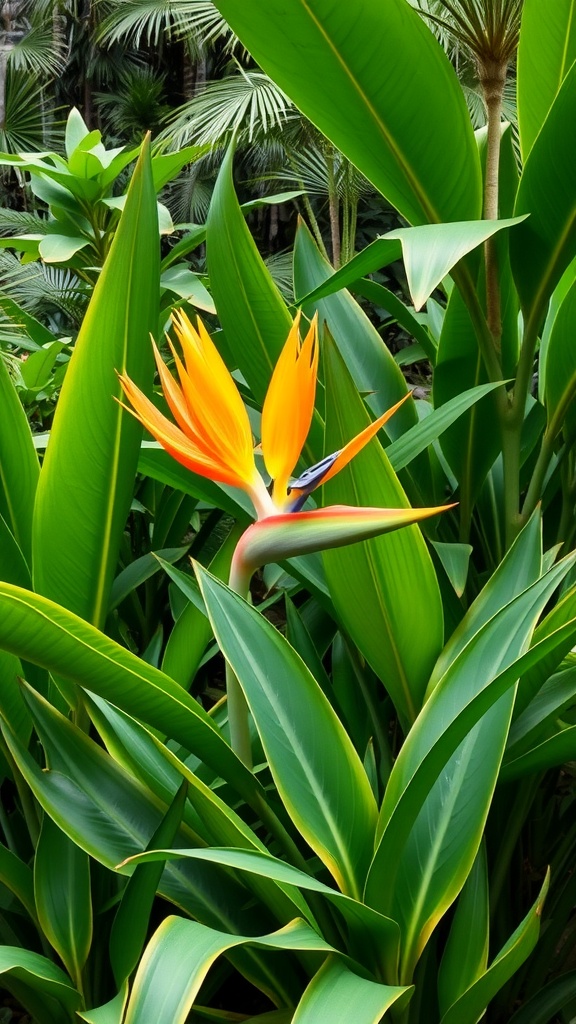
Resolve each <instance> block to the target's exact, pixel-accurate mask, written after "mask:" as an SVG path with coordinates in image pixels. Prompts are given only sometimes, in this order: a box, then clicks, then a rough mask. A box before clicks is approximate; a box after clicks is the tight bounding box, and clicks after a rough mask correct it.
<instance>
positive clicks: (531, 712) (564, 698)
mask: <svg viewBox="0 0 576 1024" xmlns="http://www.w3.org/2000/svg"><path fill="white" fill-rule="evenodd" d="M575 698H576V666H574V665H569V667H568V668H565V669H563V670H560V671H559V672H556V673H555V674H554V675H552V676H550V678H549V679H547V680H546V682H545V683H544V685H543V687H542V688H541V689H540V690H539V691H538V693H537V694H536V696H535V697H534V699H533V700H531V701H530V703H529V704H528V706H527V708H526V709H525V710H524V711H523V712H522V714H520V715H518V717H517V718H516V719H515V720H514V723H513V725H512V728H511V730H510V735H509V737H508V748H507V752H506V759H507V760H512V759H513V758H516V757H518V756H519V755H520V754H523V753H525V752H526V751H528V750H530V748H531V747H533V746H535V745H536V744H537V743H538V742H539V741H540V740H542V739H548V737H549V733H550V732H556V731H557V729H558V726H557V725H556V720H557V719H559V718H562V717H563V712H564V711H565V710H567V709H568V708H570V707H571V706H572V705H573V704H574V701H575Z"/></svg>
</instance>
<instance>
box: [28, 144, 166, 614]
mask: <svg viewBox="0 0 576 1024" xmlns="http://www.w3.org/2000/svg"><path fill="white" fill-rule="evenodd" d="M143 254H145V256H144V255H143ZM158 279H159V255H158V223H157V218H156V196H155V192H154V186H153V182H152V177H151V172H150V164H149V153H148V146H147V144H145V146H144V149H143V151H142V155H141V157H140V160H139V162H138V165H137V168H136V170H135V172H134V177H133V179H132V182H131V185H130V190H129V194H128V199H127V202H126V206H125V209H124V212H123V214H122V218H121V220H120V223H119V226H118V228H117V231H116V235H115V238H114V241H113V243H112V248H111V250H110V253H109V256H108V259H107V260H106V264H105V266H104V268H103V270H102V273H101V275H100V277H99V279H98V282H97V284H96V287H95V289H94V293H93V296H92V299H91V302H90V306H89V309H88V312H87V314H86V316H85V318H84V321H83V324H82V328H81V331H80V334H79V337H78V340H77V342H76V347H75V350H74V354H73V357H72V359H71V361H70V366H69V369H68V372H67V375H66V379H65V382H64V385H63V388H62V393H61V395H60V399H59V402H58V408H57V411H56V414H55V418H54V425H53V427H52V431H51V435H50V441H49V444H48V449H47V451H46V456H45V460H44V465H43V467H42V474H41V480H40V484H39V490H38V495H37V501H36V507H35V510H34V580H35V586H36V588H37V589H38V590H39V591H40V592H41V593H43V594H45V595H46V596H49V597H51V598H52V599H54V600H56V601H58V602H59V603H60V604H62V605H64V606H65V607H68V608H70V609H72V610H73V611H75V612H76V613H78V614H79V615H82V616H83V617H84V618H85V619H86V620H88V621H89V622H93V623H95V624H97V625H101V624H102V623H103V621H104V619H105V616H106V612H107V607H108V597H109V591H110V586H111V583H112V577H113V574H114V571H115V568H116V560H117V553H118V547H119V543H120V537H121V535H122V531H123V529H124V524H125V520H126V516H127V513H128V510H129V507H130V502H131V500H132V490H133V481H134V474H135V472H136V465H137V461H138V455H139V447H140V437H141V428H140V426H139V425H138V423H137V422H136V421H135V420H134V418H133V417H132V416H128V415H127V414H126V413H125V412H124V410H123V409H122V408H121V406H120V405H119V404H118V402H116V401H114V396H115V397H117V398H119V397H120V394H121V390H120V385H119V383H118V381H117V379H116V371H119V372H120V371H122V372H127V373H128V374H129V375H130V376H131V377H132V378H133V379H134V380H136V382H137V383H138V384H139V385H141V386H144V387H145V388H148V387H150V385H151V382H152V353H151V349H150V342H149V332H150V331H151V330H154V329H155V327H156V324H157V319H158V314H157V303H158ZM64 524H65V528H66V543H65V544H63V543H62V530H63V526H64Z"/></svg>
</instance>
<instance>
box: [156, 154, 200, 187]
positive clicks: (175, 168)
mask: <svg viewBox="0 0 576 1024" xmlns="http://www.w3.org/2000/svg"><path fill="white" fill-rule="evenodd" d="M209 151H210V146H209V145H208V144H206V145H204V146H186V147H185V148H184V149H180V150H178V152H176V153H161V154H157V155H155V156H153V157H152V177H153V180H154V188H155V190H156V192H159V191H160V189H162V188H164V185H167V184H168V182H169V181H172V178H175V177H176V175H177V174H179V173H180V171H181V170H182V168H183V167H185V166H186V164H194V163H196V161H197V160H199V159H200V157H202V156H204V155H205V154H206V153H208V152H209Z"/></svg>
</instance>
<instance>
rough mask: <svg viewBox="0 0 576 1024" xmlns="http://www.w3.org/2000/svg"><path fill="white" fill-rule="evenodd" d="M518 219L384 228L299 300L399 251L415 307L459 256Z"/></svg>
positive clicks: (327, 291) (342, 284) (343, 283)
mask: <svg viewBox="0 0 576 1024" xmlns="http://www.w3.org/2000/svg"><path fill="white" fill-rule="evenodd" d="M522 220H525V217H513V218H511V219H509V220H484V221H482V220H480V221H465V222H463V223H462V222H461V223H455V224H424V225H422V226H420V227H414V228H400V229H398V228H397V229H395V230H394V231H388V232H387V233H386V234H385V235H381V236H380V238H377V239H376V241H375V242H371V243H370V245H368V246H367V247H366V248H365V249H363V251H362V252H359V253H357V255H356V256H354V257H353V258H352V259H351V260H350V262H349V263H346V264H345V265H344V266H343V267H341V268H340V270H337V271H336V273H335V274H333V276H332V277H330V278H329V279H328V281H327V282H326V284H324V285H321V286H320V288H316V289H315V291H313V292H311V293H310V295H306V296H305V297H304V298H303V299H302V302H303V303H306V302H313V301H316V300H317V299H319V298H323V297H324V296H325V295H331V294H332V293H333V292H335V291H338V290H339V289H340V288H347V287H348V285H351V284H353V283H354V282H355V281H357V280H358V278H361V277H364V276H365V275H366V274H371V273H373V271H375V270H380V268H381V267H386V266H388V265H389V264H390V263H393V262H394V261H395V260H397V259H399V258H400V256H401V255H402V258H403V259H404V267H405V269H406V277H407V280H408V288H409V291H410V295H411V297H412V301H413V303H414V307H415V309H416V311H418V310H420V309H422V306H423V305H424V303H425V302H426V301H427V299H429V298H430V296H431V294H432V292H433V291H434V289H435V288H437V287H438V285H439V284H440V282H441V281H443V279H444V278H445V277H446V276H447V275H448V274H449V273H450V271H451V270H452V268H453V267H454V266H455V265H456V263H458V262H459V260H461V259H463V257H464V256H466V255H467V253H469V252H472V250H473V249H476V248H478V246H479V245H482V243H483V242H485V241H486V239H487V238H492V237H493V235H495V234H496V232H497V231H502V230H503V228H509V227H513V226H514V225H515V224H520V223H521V222H522Z"/></svg>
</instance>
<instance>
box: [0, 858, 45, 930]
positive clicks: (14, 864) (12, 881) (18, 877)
mask: <svg viewBox="0 0 576 1024" xmlns="http://www.w3.org/2000/svg"><path fill="white" fill-rule="evenodd" d="M0 881H1V882H2V884H3V885H5V886H6V887H7V888H8V889H9V890H10V892H12V893H13V894H14V896H16V898H17V899H18V900H19V901H20V903H21V904H22V906H23V907H24V908H25V910H26V911H27V913H28V914H29V915H30V917H31V919H32V921H34V923H35V924H36V923H37V917H36V904H35V902H34V878H33V875H32V870H31V868H29V867H28V865H27V864H24V862H23V861H21V860H20V858H19V857H17V856H16V854H15V853H13V852H12V850H9V849H8V848H7V847H6V846H3V845H2V844H1V843H0Z"/></svg>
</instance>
